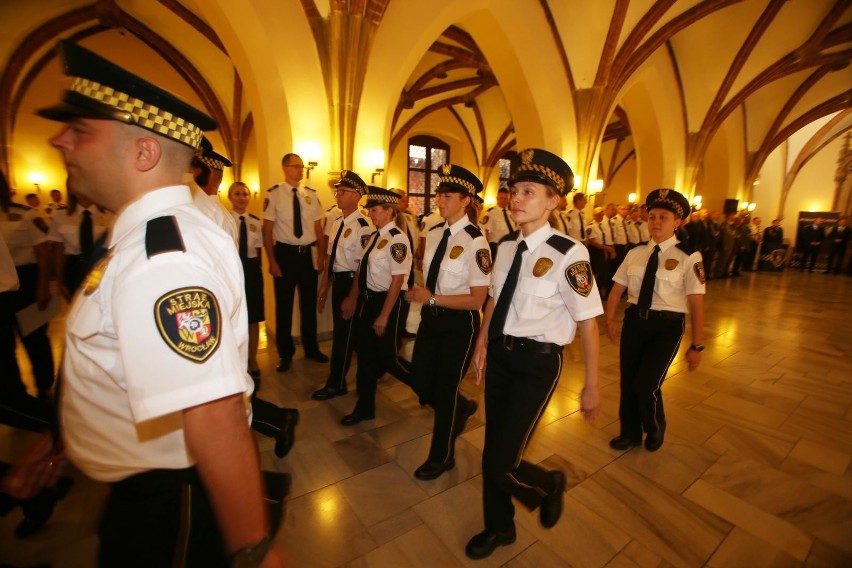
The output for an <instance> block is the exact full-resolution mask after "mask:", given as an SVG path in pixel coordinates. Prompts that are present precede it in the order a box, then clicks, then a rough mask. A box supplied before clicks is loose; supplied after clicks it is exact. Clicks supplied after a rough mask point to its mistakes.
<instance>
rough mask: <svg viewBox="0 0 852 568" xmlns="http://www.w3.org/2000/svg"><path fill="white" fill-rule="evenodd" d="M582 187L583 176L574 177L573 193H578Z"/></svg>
mask: <svg viewBox="0 0 852 568" xmlns="http://www.w3.org/2000/svg"><path fill="white" fill-rule="evenodd" d="M582 187H583V176H574V191H580V188H582Z"/></svg>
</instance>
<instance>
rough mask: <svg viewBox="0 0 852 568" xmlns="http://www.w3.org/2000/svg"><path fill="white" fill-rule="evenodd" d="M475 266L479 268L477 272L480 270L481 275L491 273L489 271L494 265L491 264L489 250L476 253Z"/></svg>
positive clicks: (480, 250)
mask: <svg viewBox="0 0 852 568" xmlns="http://www.w3.org/2000/svg"><path fill="white" fill-rule="evenodd" d="M476 266H478V267H479V270H481V271H482V273H483V274H490V273H491V269H492V268H493V267H494V265H493V264H492V262H491V250H490V249H487V248H485V249H479V250H478V251H476Z"/></svg>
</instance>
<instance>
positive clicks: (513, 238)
mask: <svg viewBox="0 0 852 568" xmlns="http://www.w3.org/2000/svg"><path fill="white" fill-rule="evenodd" d="M517 240H518V231H512V232H511V233H509V234H508V235H506V236H505V237H503V238H502V239H500V240H499V241H497V244H498V245H500V244H503V242H504V241H517Z"/></svg>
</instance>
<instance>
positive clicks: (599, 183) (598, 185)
mask: <svg viewBox="0 0 852 568" xmlns="http://www.w3.org/2000/svg"><path fill="white" fill-rule="evenodd" d="M603 187H604V180H602V179H596V180H595V181H593V182H592V183H591V186H590V188H589V189H590V191H593V192H595V193H601V192H602V191H603Z"/></svg>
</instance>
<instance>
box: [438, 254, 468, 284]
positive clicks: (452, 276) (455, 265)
mask: <svg viewBox="0 0 852 568" xmlns="http://www.w3.org/2000/svg"><path fill="white" fill-rule="evenodd" d="M464 267H465V263H464V260H462V259H454V260H445V261H444V262H443V263H441V273H442V274H441V284H442V285H444V286H446V287H448V288H458V287H459V286H461V285H462V284H464V283H465V282H466V281H467V276H468V273H467V271H465V269H464Z"/></svg>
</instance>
